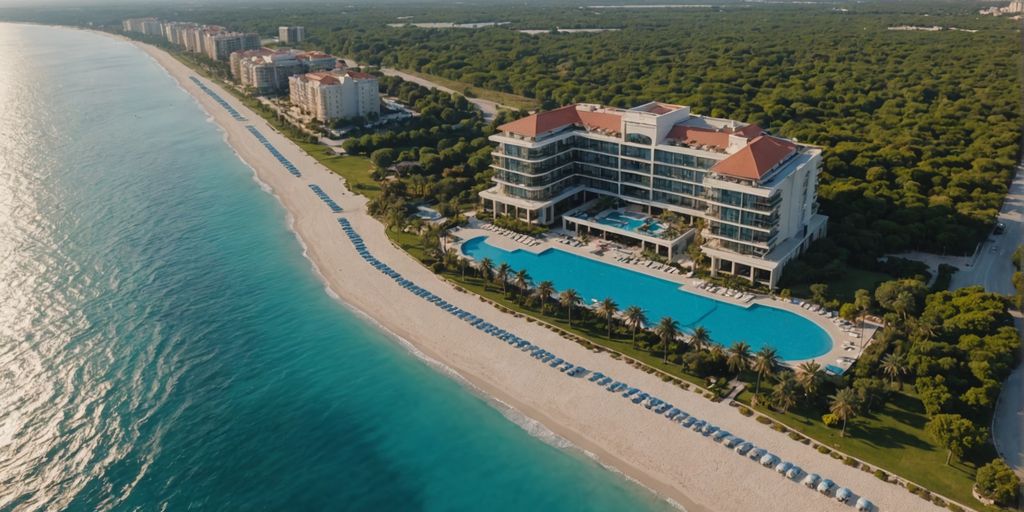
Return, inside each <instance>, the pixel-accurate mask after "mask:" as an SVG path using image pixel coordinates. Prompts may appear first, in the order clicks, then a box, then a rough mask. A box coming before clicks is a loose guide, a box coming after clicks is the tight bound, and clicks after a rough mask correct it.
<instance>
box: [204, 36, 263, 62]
mask: <svg viewBox="0 0 1024 512" xmlns="http://www.w3.org/2000/svg"><path fill="white" fill-rule="evenodd" d="M259 47H260V35H259V34H256V33H254V32H248V33H242V32H226V31H219V32H215V31H208V32H207V33H206V34H204V35H203V51H204V52H205V53H206V56H207V57H209V58H210V59H212V60H228V58H229V57H230V56H231V54H232V53H234V52H237V51H242V50H255V49H257V48H259Z"/></svg>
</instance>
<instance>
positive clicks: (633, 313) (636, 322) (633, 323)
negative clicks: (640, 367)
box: [624, 306, 647, 349]
mask: <svg viewBox="0 0 1024 512" xmlns="http://www.w3.org/2000/svg"><path fill="white" fill-rule="evenodd" d="M624 314H625V316H626V325H628V326H629V328H630V329H633V348H634V349H635V348H636V331H637V330H638V329H643V328H644V327H645V326H646V325H647V315H646V314H644V310H643V309H641V308H640V306H630V307H628V308H626V311H625V313H624Z"/></svg>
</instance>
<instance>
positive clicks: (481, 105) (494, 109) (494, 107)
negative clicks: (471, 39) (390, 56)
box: [344, 59, 515, 121]
mask: <svg viewBox="0 0 1024 512" xmlns="http://www.w3.org/2000/svg"><path fill="white" fill-rule="evenodd" d="M344 61H345V65H346V66H349V67H359V64H358V63H357V62H356V61H354V60H351V59H344ZM378 69H380V72H381V73H384V74H385V75H387V76H397V77H399V78H401V79H402V80H405V81H407V82H412V83H414V84H419V85H422V86H423V87H427V88H434V89H437V90H439V91H444V92H447V93H459V94H462V91H454V90H452V89H450V88H448V87H445V86H443V85H441V84H438V83H435V82H431V81H430V80H427V79H426V78H421V77H418V76H415V75H410V74H409V73H406V72H404V71H399V70H397V69H393V68H385V67H382V68H378ZM466 99H468V100H469V102H470V103H472V104H474V105H476V108H478V109H480V111H481V112H483V114H484V121H490V120H492V119H494V117H495V116H496V115H498V109H499V108H501V109H506V110H515V109H513V108H512V107H509V106H507V105H502V104H500V103H497V102H494V101H490V100H484V99H480V98H469V97H467V98H466Z"/></svg>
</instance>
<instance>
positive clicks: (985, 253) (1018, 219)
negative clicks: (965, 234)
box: [950, 166, 1024, 295]
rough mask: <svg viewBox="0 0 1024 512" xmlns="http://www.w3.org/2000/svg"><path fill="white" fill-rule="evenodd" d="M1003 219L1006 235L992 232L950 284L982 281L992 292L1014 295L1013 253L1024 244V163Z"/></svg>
mask: <svg viewBox="0 0 1024 512" xmlns="http://www.w3.org/2000/svg"><path fill="white" fill-rule="evenodd" d="M999 222H1002V223H1003V224H1005V225H1006V231H1005V232H1004V233H1003V234H1002V235H992V236H990V237H989V238H988V240H987V241H985V243H983V244H982V245H981V247H980V248H979V249H978V252H977V254H976V255H975V257H974V259H973V262H972V264H971V265H970V266H969V267H967V268H961V269H960V271H959V272H957V273H956V274H953V280H952V282H951V283H950V287H951V288H953V289H956V288H963V287H965V286H973V285H977V284H980V285H982V286H984V287H985V289H986V290H988V291H990V292H998V293H1002V294H1006V295H1012V294H1013V283H1012V282H1011V279H1012V278H1013V272H1014V268H1013V262H1012V261H1011V259H1010V258H1011V256H1012V255H1013V251H1015V250H1016V249H1017V246H1019V245H1021V244H1022V243H1024V166H1018V167H1017V174H1016V176H1014V178H1013V182H1011V183H1010V190H1009V192H1008V193H1007V195H1006V199H1005V200H1004V201H1003V208H1002V210H1000V212H999Z"/></svg>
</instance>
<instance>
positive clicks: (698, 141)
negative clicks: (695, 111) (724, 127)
mask: <svg viewBox="0 0 1024 512" xmlns="http://www.w3.org/2000/svg"><path fill="white" fill-rule="evenodd" d="M668 138H669V139H674V140H678V141H680V142H685V143H688V144H689V143H693V144H694V145H697V146H714V147H716V148H721V149H725V148H727V147H729V132H720V131H717V130H710V129H707V128H697V127H695V126H685V125H676V126H673V127H672V129H671V130H669V132H668Z"/></svg>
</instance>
